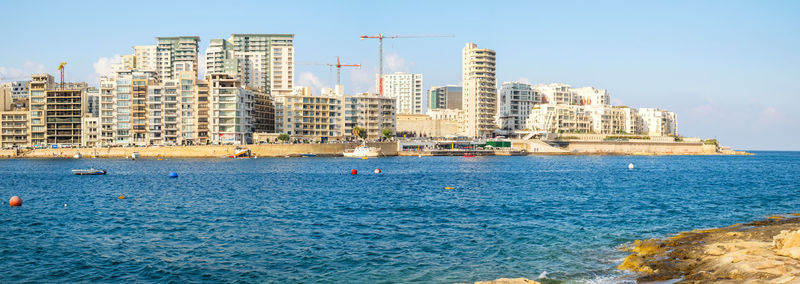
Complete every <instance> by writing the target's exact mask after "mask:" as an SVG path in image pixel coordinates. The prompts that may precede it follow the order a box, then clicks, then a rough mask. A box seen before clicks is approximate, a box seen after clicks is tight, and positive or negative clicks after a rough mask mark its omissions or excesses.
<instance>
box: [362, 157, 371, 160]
mask: <svg viewBox="0 0 800 284" xmlns="http://www.w3.org/2000/svg"><path fill="white" fill-rule="evenodd" d="M361 159H362V160H366V159H369V158H367V157H361Z"/></svg>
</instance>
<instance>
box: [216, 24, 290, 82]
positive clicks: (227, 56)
mask: <svg viewBox="0 0 800 284" xmlns="http://www.w3.org/2000/svg"><path fill="white" fill-rule="evenodd" d="M206 72H207V73H208V74H215V73H226V74H230V75H233V76H234V77H235V78H237V79H239V80H240V81H242V83H243V84H244V85H243V86H244V87H248V88H251V89H259V90H263V91H264V92H266V93H267V94H272V93H273V92H284V93H291V92H292V89H293V88H294V35H292V34H232V35H231V37H230V38H229V39H227V40H223V39H212V40H211V41H210V43H209V47H208V49H207V51H206Z"/></svg>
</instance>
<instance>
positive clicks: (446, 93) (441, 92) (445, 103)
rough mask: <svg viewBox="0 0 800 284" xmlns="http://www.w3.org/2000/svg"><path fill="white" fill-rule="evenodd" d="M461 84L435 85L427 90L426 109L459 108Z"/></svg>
mask: <svg viewBox="0 0 800 284" xmlns="http://www.w3.org/2000/svg"><path fill="white" fill-rule="evenodd" d="M461 96H462V94H461V86H452V85H448V86H441V87H439V86H435V87H431V89H430V90H428V110H432V109H461Z"/></svg>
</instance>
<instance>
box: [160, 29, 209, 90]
mask: <svg viewBox="0 0 800 284" xmlns="http://www.w3.org/2000/svg"><path fill="white" fill-rule="evenodd" d="M156 39H157V40H158V46H157V47H156V72H158V79H159V81H161V82H164V81H166V80H171V79H175V78H176V77H177V76H178V73H180V72H184V71H192V72H194V73H195V74H197V55H198V50H199V43H200V38H199V37H196V36H181V37H158V38H156Z"/></svg>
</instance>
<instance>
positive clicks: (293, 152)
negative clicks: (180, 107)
mask: <svg viewBox="0 0 800 284" xmlns="http://www.w3.org/2000/svg"><path fill="white" fill-rule="evenodd" d="M358 145H359V143H331V144H264V145H247V146H246V148H247V149H250V153H251V154H252V155H253V156H257V157H285V156H300V155H301V154H309V153H313V154H317V155H320V156H342V153H343V152H344V150H345V149H353V148H355V147H358ZM367 146H370V147H376V148H380V149H381V153H382V154H383V155H386V156H397V144H395V143H393V142H381V143H367ZM235 149H236V146H210V145H209V146H169V147H111V148H63V149H34V150H21V151H20V153H19V155H17V154H16V153H15V150H2V152H0V157H2V158H59V157H61V158H67V157H72V156H74V155H75V154H78V153H80V154H81V156H83V157H92V156H95V157H97V158H126V157H130V156H131V154H132V153H133V152H138V153H139V157H140V158H158V157H162V158H221V157H227V156H230V155H233V154H234V152H235V151H236V150H235ZM7 152H8V153H7Z"/></svg>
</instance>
